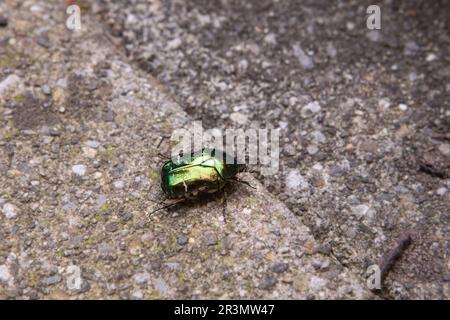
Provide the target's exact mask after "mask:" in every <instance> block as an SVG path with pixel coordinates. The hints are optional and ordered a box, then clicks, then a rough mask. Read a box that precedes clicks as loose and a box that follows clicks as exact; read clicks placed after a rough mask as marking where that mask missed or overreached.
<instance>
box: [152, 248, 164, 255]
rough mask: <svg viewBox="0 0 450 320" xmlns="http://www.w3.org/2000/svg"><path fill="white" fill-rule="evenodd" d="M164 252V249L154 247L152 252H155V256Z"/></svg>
mask: <svg viewBox="0 0 450 320" xmlns="http://www.w3.org/2000/svg"><path fill="white" fill-rule="evenodd" d="M162 250H163V249H162V248H161V247H154V248H152V252H153V253H154V254H158V253H160V252H161V251H162Z"/></svg>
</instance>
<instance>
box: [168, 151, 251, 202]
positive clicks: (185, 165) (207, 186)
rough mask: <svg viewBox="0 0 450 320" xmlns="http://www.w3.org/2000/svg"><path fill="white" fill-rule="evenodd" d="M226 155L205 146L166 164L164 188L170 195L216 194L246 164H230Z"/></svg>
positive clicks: (174, 196)
mask: <svg viewBox="0 0 450 320" xmlns="http://www.w3.org/2000/svg"><path fill="white" fill-rule="evenodd" d="M226 157H227V154H226V153H224V152H223V151H220V150H215V149H202V150H201V151H197V152H193V153H191V154H190V155H187V156H181V157H179V158H178V159H175V160H173V159H172V160H170V161H167V162H166V163H164V165H163V167H162V169H161V187H162V189H163V191H164V193H165V194H166V195H167V196H168V197H169V198H189V197H192V196H196V195H197V194H199V193H213V192H217V191H219V190H220V189H222V188H223V187H224V186H225V185H226V183H227V181H228V180H230V179H233V178H234V177H235V176H236V175H237V174H238V173H239V172H240V171H242V170H243V169H244V168H245V165H243V164H237V160H236V159H235V158H229V159H233V163H231V164H227V163H226V161H225V160H226V159H227V158H226Z"/></svg>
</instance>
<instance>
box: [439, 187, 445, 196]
mask: <svg viewBox="0 0 450 320" xmlns="http://www.w3.org/2000/svg"><path fill="white" fill-rule="evenodd" d="M436 193H437V194H438V195H440V196H443V195H444V194H446V193H447V188H445V187H442V188H439V189H437V191H436Z"/></svg>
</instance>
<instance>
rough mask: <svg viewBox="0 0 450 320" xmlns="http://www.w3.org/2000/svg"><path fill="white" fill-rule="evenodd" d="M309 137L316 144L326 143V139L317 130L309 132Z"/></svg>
mask: <svg viewBox="0 0 450 320" xmlns="http://www.w3.org/2000/svg"><path fill="white" fill-rule="evenodd" d="M311 137H312V139H313V141H314V142H316V143H325V142H327V138H326V137H325V135H324V134H323V133H322V132H320V131H319V130H315V131H313V132H311Z"/></svg>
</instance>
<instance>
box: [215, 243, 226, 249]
mask: <svg viewBox="0 0 450 320" xmlns="http://www.w3.org/2000/svg"><path fill="white" fill-rule="evenodd" d="M224 247H225V246H224V244H223V242H221V241H219V242H218V243H217V244H216V249H217V250H222V249H223V248H224Z"/></svg>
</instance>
